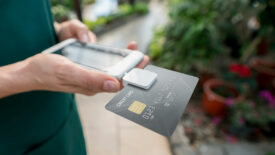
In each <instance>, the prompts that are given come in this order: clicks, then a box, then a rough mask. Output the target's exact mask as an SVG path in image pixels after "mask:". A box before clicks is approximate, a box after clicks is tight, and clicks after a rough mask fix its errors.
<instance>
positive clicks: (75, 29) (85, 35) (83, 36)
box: [54, 20, 97, 43]
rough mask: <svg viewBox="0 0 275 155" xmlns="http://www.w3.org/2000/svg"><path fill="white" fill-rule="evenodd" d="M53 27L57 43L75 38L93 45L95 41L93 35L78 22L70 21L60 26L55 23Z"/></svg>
mask: <svg viewBox="0 0 275 155" xmlns="http://www.w3.org/2000/svg"><path fill="white" fill-rule="evenodd" d="M54 27H55V30H56V33H57V35H58V38H59V41H63V40H66V39H69V38H76V39H78V40H80V41H84V42H91V43H94V42H96V40H97V39H96V36H95V34H94V33H93V32H91V31H90V30H89V29H88V27H87V26H86V25H84V24H83V23H81V22H80V21H79V20H70V21H66V22H63V23H61V24H59V23H56V22H55V23H54Z"/></svg>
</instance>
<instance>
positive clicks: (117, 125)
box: [51, 0, 275, 155]
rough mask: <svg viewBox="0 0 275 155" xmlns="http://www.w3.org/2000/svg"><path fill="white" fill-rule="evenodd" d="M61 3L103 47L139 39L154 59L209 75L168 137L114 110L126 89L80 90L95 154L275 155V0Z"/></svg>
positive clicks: (65, 16)
mask: <svg viewBox="0 0 275 155" xmlns="http://www.w3.org/2000/svg"><path fill="white" fill-rule="evenodd" d="M51 2H52V12H53V15H54V18H55V20H56V21H58V22H62V21H66V20H70V19H74V18H78V19H79V20H81V21H83V22H84V23H85V24H86V25H87V26H88V27H89V29H90V30H92V31H93V32H94V33H96V34H97V36H98V41H99V43H102V44H105V45H110V46H114V47H118V48H125V47H126V46H127V44H128V43H129V42H130V41H132V40H134V41H136V42H137V43H138V45H139V48H138V50H140V51H142V52H144V53H146V54H148V55H149V56H150V57H151V63H152V64H153V65H157V66H160V67H164V68H168V69H171V70H175V71H178V72H182V73H186V74H191V75H194V76H198V77H199V78H200V81H199V84H198V86H197V88H196V90H195V92H194V94H193V97H192V99H191V101H190V103H189V104H188V106H187V108H186V110H185V112H184V114H183V116H182V119H181V121H180V123H179V124H178V126H177V128H176V131H175V133H174V134H173V136H172V137H170V138H168V139H167V138H165V137H163V136H160V135H158V134H156V133H153V132H152V131H149V130H147V129H145V128H143V127H141V126H139V125H136V124H135V123H132V122H130V121H128V120H126V119H124V118H122V117H119V116H116V115H115V114H113V113H111V112H108V111H106V110H105V108H104V106H105V105H106V104H107V103H108V101H109V100H110V99H111V98H112V97H114V96H115V95H116V94H105V93H103V94H98V95H96V96H92V97H87V96H83V95H78V94H77V95H76V98H77V101H78V108H79V112H80V115H81V118H82V124H83V128H84V133H85V138H86V145H87V150H88V153H89V154H96V155H141V154H142V155H147V154H148V155H155V154H157V155H172V154H174V155H201V154H202V155H246V154H247V155H248V154H249V155H275V33H274V28H275V27H274V26H275V1H274V0H226V1H225V0H51Z"/></svg>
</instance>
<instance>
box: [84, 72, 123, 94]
mask: <svg viewBox="0 0 275 155" xmlns="http://www.w3.org/2000/svg"><path fill="white" fill-rule="evenodd" d="M85 80H86V81H87V88H88V90H89V91H92V92H117V91H119V90H120V83H119V82H118V80H117V79H115V78H113V77H111V76H109V75H106V74H104V73H101V72H98V71H93V70H88V74H87V76H86V79H85Z"/></svg>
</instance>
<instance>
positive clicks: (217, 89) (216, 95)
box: [202, 79, 240, 116]
mask: <svg viewBox="0 0 275 155" xmlns="http://www.w3.org/2000/svg"><path fill="white" fill-rule="evenodd" d="M203 92H204V93H203V100H202V107H203V109H204V111H205V112H206V113H208V114H210V115H212V116H221V115H224V114H225V110H226V104H228V103H227V101H228V100H227V98H231V99H232V100H239V99H240V94H239V93H238V91H237V89H236V88H235V87H234V85H232V84H229V83H227V82H225V81H223V80H219V79H211V80H208V81H206V82H205V83H204V86H203Z"/></svg>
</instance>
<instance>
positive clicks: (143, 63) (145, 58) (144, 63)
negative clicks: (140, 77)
mask: <svg viewBox="0 0 275 155" xmlns="http://www.w3.org/2000/svg"><path fill="white" fill-rule="evenodd" d="M149 60H150V59H149V57H148V56H147V55H144V58H143V60H142V61H141V62H140V63H139V64H138V65H137V66H136V67H137V68H144V67H145V66H146V65H147V64H148V63H149Z"/></svg>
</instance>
